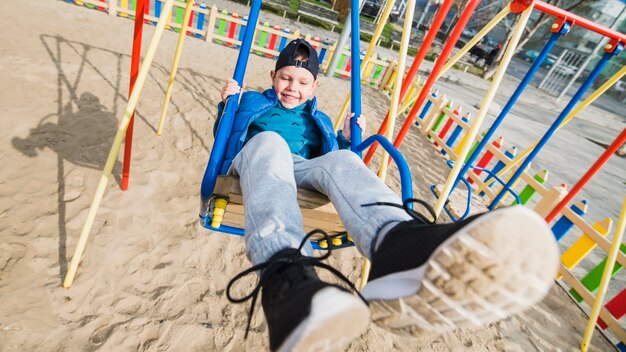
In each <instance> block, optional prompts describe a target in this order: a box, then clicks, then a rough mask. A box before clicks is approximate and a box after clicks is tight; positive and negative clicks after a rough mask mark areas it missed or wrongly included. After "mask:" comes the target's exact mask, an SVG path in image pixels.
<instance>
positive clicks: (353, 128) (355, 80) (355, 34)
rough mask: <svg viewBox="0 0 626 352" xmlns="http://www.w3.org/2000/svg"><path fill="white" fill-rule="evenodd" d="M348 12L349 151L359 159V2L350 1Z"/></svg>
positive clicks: (357, 0) (355, 0)
mask: <svg viewBox="0 0 626 352" xmlns="http://www.w3.org/2000/svg"><path fill="white" fill-rule="evenodd" d="M351 6H352V7H351V10H350V22H352V36H351V40H352V42H351V43H352V45H351V46H352V48H350V52H351V55H352V74H351V75H350V77H351V78H352V79H351V82H350V83H351V85H350V89H351V90H352V99H350V106H351V107H352V112H353V113H354V118H353V119H352V121H350V134H351V136H352V140H351V143H350V147H351V149H352V150H353V151H354V152H355V153H356V154H357V155H358V156H359V157H361V156H362V154H361V152H360V151H357V150H356V147H357V146H358V145H359V144H361V139H362V132H361V128H360V127H359V125H357V124H356V120H357V118H358V117H359V116H361V39H360V38H359V33H361V32H359V0H351Z"/></svg>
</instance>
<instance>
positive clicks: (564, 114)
mask: <svg viewBox="0 0 626 352" xmlns="http://www.w3.org/2000/svg"><path fill="white" fill-rule="evenodd" d="M621 48H622V45H621V44H620V45H618V48H616V49H615V51H614V52H612V53H604V55H602V59H600V61H599V62H598V64H597V65H596V67H595V68H594V69H593V71H591V73H590V74H589V77H587V79H586V80H585V82H584V83H583V84H582V85H581V86H580V88H579V89H578V91H576V94H574V96H573V97H572V100H570V102H569V103H568V104H567V106H566V107H565V109H563V111H561V114H560V115H559V116H558V117H557V119H556V120H555V121H554V123H552V126H550V128H549V129H548V131H547V132H546V133H545V134H544V135H543V137H541V140H540V141H539V143H538V144H537V146H536V147H535V148H534V149H533V150H532V151H531V152H530V154H528V156H527V157H526V159H524V162H523V163H522V164H521V165H520V166H519V167H518V168H517V171H515V173H514V174H513V176H512V177H511V179H510V180H509V181H508V182H507V184H506V185H507V186H508V187H511V185H512V184H513V183H514V182H515V181H517V179H518V178H519V177H520V176H521V175H522V173H523V172H524V170H526V167H527V166H528V164H530V162H531V161H533V159H534V158H535V156H537V154H538V153H539V151H540V150H541V148H543V146H544V145H545V144H546V143H547V142H548V139H550V137H552V135H553V134H554V132H556V129H557V128H558V127H559V125H560V124H561V122H563V120H565V117H567V115H568V114H569V113H570V111H572V109H574V106H576V104H577V103H578V101H579V100H580V99H581V98H582V97H583V95H584V94H585V92H586V91H587V89H589V87H590V86H591V83H593V81H594V80H595V79H596V78H597V77H598V75H599V74H600V72H601V71H602V69H603V68H604V66H606V64H607V63H608V62H609V60H610V59H611V57H613V55H616V54H618V53H619V52H621ZM504 194H505V192H504V189H503V190H502V191H500V193H498V195H497V196H496V197H495V198H494V199H493V201H492V202H491V204H489V209H490V210H491V209H493V208H495V207H496V206H497V205H498V203H499V202H500V200H501V199H502V197H504Z"/></svg>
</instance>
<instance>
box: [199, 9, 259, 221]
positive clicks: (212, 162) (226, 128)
mask: <svg viewBox="0 0 626 352" xmlns="http://www.w3.org/2000/svg"><path fill="white" fill-rule="evenodd" d="M260 10H261V0H252V6H251V8H250V16H249V18H248V24H247V26H246V33H245V34H244V37H243V42H242V43H241V48H240V49H239V57H238V58H237V64H236V66H235V74H234V75H233V78H234V79H235V81H237V83H239V86H242V85H243V78H244V73H245V72H246V66H247V64H248V57H249V56H250V48H251V47H252V39H253V37H254V30H255V29H256V25H257V21H258V19H259V11H260ZM238 107H239V94H233V95H231V96H229V97H228V99H227V100H226V106H225V107H224V112H223V113H222V118H221V120H220V124H219V126H218V127H217V133H216V134H215V142H214V143H213V148H212V149H211V157H210V158H209V162H208V165H207V167H206V170H205V172H204V177H203V179H202V187H201V189H200V198H201V203H200V216H203V215H205V216H206V212H207V211H208V202H209V198H210V197H211V195H212V194H213V189H214V188H215V181H216V179H217V175H218V174H219V172H220V169H221V168H222V164H223V163H224V154H225V152H226V146H227V143H228V139H229V138H230V133H231V130H232V128H233V122H234V119H235V112H236V111H237V108H238Z"/></svg>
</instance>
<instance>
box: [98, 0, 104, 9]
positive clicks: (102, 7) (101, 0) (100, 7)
mask: <svg viewBox="0 0 626 352" xmlns="http://www.w3.org/2000/svg"><path fill="white" fill-rule="evenodd" d="M100 2H105V0H100ZM98 10H100V11H104V10H105V8H104V6H98Z"/></svg>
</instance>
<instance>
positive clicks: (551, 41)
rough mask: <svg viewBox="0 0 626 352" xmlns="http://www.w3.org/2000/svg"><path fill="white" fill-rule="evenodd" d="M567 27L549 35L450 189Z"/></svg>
mask: <svg viewBox="0 0 626 352" xmlns="http://www.w3.org/2000/svg"><path fill="white" fill-rule="evenodd" d="M569 29H570V25H569V23H567V22H566V23H564V24H563V27H562V28H561V30H559V31H558V32H553V33H552V35H551V36H550V39H549V40H548V41H547V42H546V44H545V45H544V46H543V49H542V50H541V52H540V53H539V55H538V56H537V58H536V59H535V61H534V62H533V64H532V65H531V66H530V68H529V69H528V72H526V75H525V76H524V78H523V79H522V81H521V82H520V84H519V85H518V86H517V89H515V92H514V93H513V95H512V96H511V98H510V99H509V101H508V102H507V103H506V105H505V106H504V108H503V109H502V112H500V115H498V117H497V118H496V119H495V120H494V121H493V124H491V127H490V128H489V130H488V131H487V133H486V134H485V135H484V136H483V138H482V140H481V141H480V143H479V144H478V146H477V147H476V148H475V149H474V152H473V153H472V154H471V155H470V157H469V159H467V160H466V161H465V165H463V168H462V169H461V171H459V175H458V176H457V178H456V180H455V181H454V184H453V185H452V191H454V189H455V188H456V186H458V185H459V182H460V181H461V179H463V178H464V176H465V174H466V173H467V171H468V170H469V169H470V167H471V166H472V164H473V163H474V161H476V159H477V158H478V155H480V152H481V151H482V150H483V149H484V148H485V146H486V145H487V143H489V140H490V139H491V137H492V136H493V134H494V133H496V129H498V127H499V126H500V124H501V123H502V121H503V120H504V118H505V117H506V116H507V115H508V114H509V112H510V111H511V109H512V108H513V105H515V103H516V102H517V99H518V98H519V97H520V95H521V94H522V92H523V91H524V89H526V86H527V85H528V84H529V83H530V81H531V80H532V78H533V76H535V73H537V70H539V67H541V64H542V63H543V61H544V60H545V58H546V57H547V56H548V54H549V53H550V51H551V50H552V48H553V47H554V45H555V44H556V42H557V40H558V39H559V38H560V37H561V36H563V35H565V34H567V32H568V31H569Z"/></svg>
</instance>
